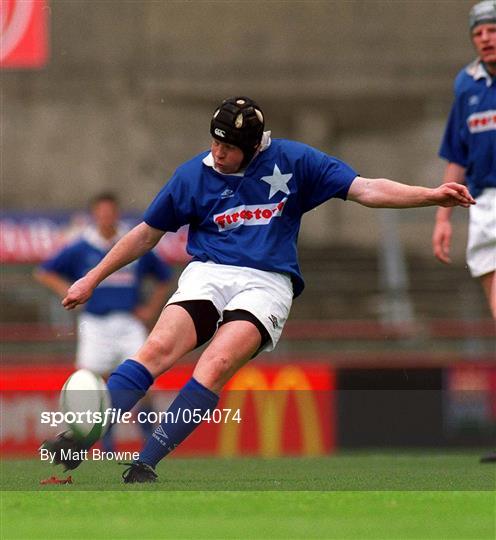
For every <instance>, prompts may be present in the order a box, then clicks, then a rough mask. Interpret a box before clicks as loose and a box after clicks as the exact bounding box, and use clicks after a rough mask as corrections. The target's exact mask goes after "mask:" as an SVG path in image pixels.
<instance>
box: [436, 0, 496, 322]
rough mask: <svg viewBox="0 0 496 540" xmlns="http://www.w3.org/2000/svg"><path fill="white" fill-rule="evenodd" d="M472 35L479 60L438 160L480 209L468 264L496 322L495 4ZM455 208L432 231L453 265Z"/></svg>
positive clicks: (463, 81)
mask: <svg viewBox="0 0 496 540" xmlns="http://www.w3.org/2000/svg"><path fill="white" fill-rule="evenodd" d="M470 32H471V39H472V43H473V44H474V47H475V50H476V52H477V55H478V58H477V59H476V60H475V61H474V62H472V63H471V64H469V65H468V66H466V67H465V68H463V69H462V70H461V71H460V73H459V74H458V75H457V77H456V80H455V100H454V103H453V106H452V109H451V113H450V116H449V120H448V123H447V126H446V131H445V134H444V138H443V141H442V145H441V150H440V155H441V157H442V158H444V159H446V160H447V161H448V164H447V166H446V170H445V173H444V181H445V182H460V183H466V184H467V185H468V188H469V191H470V193H471V194H472V195H473V196H474V197H475V199H476V200H477V205H476V206H473V207H472V208H471V209H470V220H469V235H468V246H467V263H468V267H469V269H470V272H471V274H472V276H473V277H476V278H479V279H480V281H481V283H482V286H483V288H484V291H485V294H486V296H487V299H488V302H489V306H490V309H491V312H492V315H493V317H494V318H495V319H496V0H485V1H484V2H480V3H478V4H476V5H475V6H473V8H472V10H471V11H470ZM451 214H452V208H439V209H438V211H437V215H436V223H435V226H434V232H433V238H432V243H433V250H434V254H435V256H436V257H437V258H438V259H439V260H440V261H442V262H444V263H449V262H450V256H449V251H450V242H451V237H452V226H451V221H450V218H451Z"/></svg>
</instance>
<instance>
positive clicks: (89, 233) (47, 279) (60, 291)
mask: <svg viewBox="0 0 496 540" xmlns="http://www.w3.org/2000/svg"><path fill="white" fill-rule="evenodd" d="M90 207H91V214H92V218H93V224H92V225H90V226H88V227H87V228H86V230H84V232H83V233H82V235H81V237H80V238H79V239H77V240H76V241H74V242H73V243H71V244H69V245H68V246H66V247H64V248H63V249H62V250H61V251H60V252H59V253H57V254H56V255H55V256H53V257H52V258H51V259H49V260H48V261H46V262H44V263H43V264H42V265H41V266H40V267H38V268H37V269H36V270H35V272H34V277H35V279H36V280H37V281H38V282H39V283H41V284H42V285H44V286H45V287H48V288H49V289H51V290H52V291H53V292H55V293H56V294H57V295H58V296H59V297H60V298H64V297H65V296H66V294H67V290H68V289H69V287H70V284H71V283H73V282H74V281H75V280H77V279H79V278H81V277H82V276H84V275H85V274H86V272H87V271H88V270H89V269H91V268H92V267H93V266H95V264H97V263H98V262H100V261H101V260H102V259H103V258H104V257H105V255H106V254H107V253H108V252H109V250H110V249H111V248H112V247H113V246H114V245H115V244H116V243H117V242H118V240H119V239H120V238H122V237H123V236H124V235H125V233H126V232H127V231H128V229H127V228H126V227H125V226H124V225H123V224H122V223H121V222H120V216H119V214H120V212H119V204H118V201H117V198H116V196H115V195H114V194H112V193H102V194H100V195H98V196H96V197H95V198H94V199H93V200H92V201H91V204H90ZM147 275H150V276H152V277H153V278H154V280H155V282H156V283H155V284H154V288H153V290H152V291H151V293H150V295H149V297H148V300H147V301H146V303H143V302H142V298H141V293H142V291H141V287H142V284H143V279H144V278H145V277H146V276H147ZM170 277H171V269H170V268H169V266H168V265H167V264H166V263H164V262H162V261H161V260H160V259H159V258H158V257H157V256H156V255H155V254H154V253H152V252H149V253H146V254H145V255H143V257H141V258H140V259H139V260H138V261H137V262H134V263H132V264H129V265H128V266H126V267H125V268H122V269H121V270H119V271H118V272H116V273H115V274H113V275H112V276H110V277H109V278H108V279H107V280H105V281H104V282H103V283H101V284H100V285H99V287H98V288H97V289H96V290H95V293H94V295H93V297H92V299H91V300H90V301H89V302H88V304H87V305H86V306H85V309H84V310H83V311H82V312H81V313H80V314H79V316H78V343H77V351H76V367H77V368H78V369H81V368H85V369H89V370H90V371H93V372H94V373H97V374H98V375H101V376H103V377H105V378H107V377H108V376H109V375H110V373H112V371H113V370H114V369H115V368H116V367H117V365H118V364H119V363H120V362H121V361H122V358H123V357H126V356H129V355H130V354H134V353H135V352H136V351H137V350H138V349H139V348H140V347H141V346H142V345H143V343H144V342H145V339H146V336H147V333H148V331H147V326H148V327H149V328H151V327H152V325H153V324H154V323H155V321H156V320H157V317H158V315H159V313H160V310H161V309H162V307H163V304H164V302H165V299H166V294H167V291H168V289H169V283H168V281H169V279H170ZM140 406H141V408H142V410H143V409H144V410H145V411H146V410H147V409H148V408H150V403H143V402H142V403H141V404H140ZM140 425H141V426H142V427H143V429H144V431H145V432H146V431H148V433H150V432H151V431H152V427H151V426H150V425H146V424H140ZM109 433H110V432H109ZM104 446H105V448H106V449H107V450H110V449H111V448H112V441H111V436H110V434H109V435H108V436H107V437H106V438H105V440H104Z"/></svg>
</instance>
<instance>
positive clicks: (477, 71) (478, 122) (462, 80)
mask: <svg viewBox="0 0 496 540" xmlns="http://www.w3.org/2000/svg"><path fill="white" fill-rule="evenodd" d="M439 155H440V156H441V157H442V158H444V159H446V160H448V161H450V162H453V163H457V164H458V165H461V166H462V167H465V168H466V174H465V176H466V182H467V186H468V188H469V191H470V193H471V194H472V195H473V196H474V197H477V196H478V195H480V194H481V193H482V191H483V190H484V188H486V187H496V78H494V77H493V78H491V76H490V75H489V73H488V72H487V71H486V70H485V69H484V66H483V64H481V63H480V62H479V61H475V62H472V63H471V64H469V65H468V66H467V67H465V68H464V69H462V70H461V71H460V73H458V75H457V77H456V79H455V101H454V103H453V106H452V108H451V113H450V116H449V119H448V123H447V125H446V131H445V133H444V137H443V141H442V144H441V149H440V151H439Z"/></svg>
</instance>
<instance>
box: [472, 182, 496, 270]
mask: <svg viewBox="0 0 496 540" xmlns="http://www.w3.org/2000/svg"><path fill="white" fill-rule="evenodd" d="M476 201H477V204H474V205H473V206H471V207H470V220H469V228H468V243H467V264H468V267H469V269H470V273H471V274H472V277H480V276H483V275H484V274H488V273H489V272H493V271H495V270H496V188H486V189H485V190H484V191H483V192H482V194H481V195H480V196H479V197H477V199H476Z"/></svg>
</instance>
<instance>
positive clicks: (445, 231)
mask: <svg viewBox="0 0 496 540" xmlns="http://www.w3.org/2000/svg"><path fill="white" fill-rule="evenodd" d="M452 231H453V229H452V227H451V223H450V221H449V220H447V219H445V220H442V221H437V222H436V225H435V226H434V232H433V233H432V251H433V253H434V256H435V257H436V258H437V259H438V260H440V261H441V262H442V263H445V264H450V263H451V258H450V255H449V253H450V246H451V236H452Z"/></svg>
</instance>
